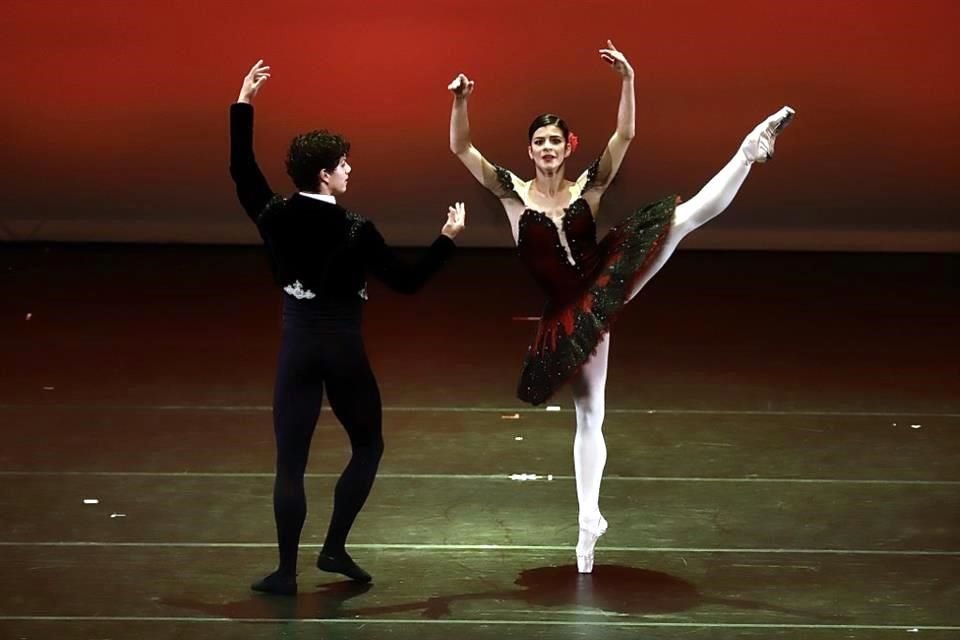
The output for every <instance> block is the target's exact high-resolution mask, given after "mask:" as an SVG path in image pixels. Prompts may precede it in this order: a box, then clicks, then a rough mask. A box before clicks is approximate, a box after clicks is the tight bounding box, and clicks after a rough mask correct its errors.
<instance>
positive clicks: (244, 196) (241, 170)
mask: <svg viewBox="0 0 960 640" xmlns="http://www.w3.org/2000/svg"><path fill="white" fill-rule="evenodd" d="M269 71H270V67H267V66H263V60H260V61H258V62H257V63H256V64H255V65H253V67H252V68H251V69H250V72H249V73H247V75H246V77H245V78H244V79H243V86H242V87H241V88H240V95H239V97H238V98H237V101H236V103H234V104H232V105H230V177H231V178H233V182H234V184H235V185H236V187H237V196H238V197H239V198H240V204H242V205H243V209H244V211H246V212H247V215H248V216H250V219H251V220H253V221H254V222H256V221H257V216H258V215H259V214H260V212H261V211H263V208H264V207H265V206H266V205H267V203H268V202H269V201H270V198H272V197H273V195H274V193H273V190H272V189H271V188H270V185H269V184H267V179H266V178H265V177H264V176H263V173H262V172H261V171H260V167H258V166H257V160H256V158H255V157H254V154H253V105H252V104H251V101H252V100H253V98H254V97H255V96H256V95H257V91H259V90H260V87H261V85H262V84H263V83H264V82H265V81H266V80H267V78H269V77H270V73H269Z"/></svg>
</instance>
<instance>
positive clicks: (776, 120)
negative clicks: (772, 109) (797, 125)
mask: <svg viewBox="0 0 960 640" xmlns="http://www.w3.org/2000/svg"><path fill="white" fill-rule="evenodd" d="M796 113H797V112H796V111H794V110H793V109H791V108H790V107H784V108H782V109H780V111H777V112H776V113H775V114H773V115H772V116H770V117H769V118H767V119H766V120H764V121H763V122H761V123H760V124H758V125H757V126H756V128H755V129H754V130H753V131H751V132H750V134H749V135H748V136H747V137H746V138H744V140H743V144H742V145H741V147H740V149H741V150H742V151H743V155H745V156H746V157H747V160H749V161H750V162H766V161H767V160H769V159H770V158H772V157H773V143H774V142H775V141H776V139H777V136H778V135H780V132H782V131H783V130H784V129H786V128H787V125H788V124H790V122H792V121H793V117H794V116H795V115H796Z"/></svg>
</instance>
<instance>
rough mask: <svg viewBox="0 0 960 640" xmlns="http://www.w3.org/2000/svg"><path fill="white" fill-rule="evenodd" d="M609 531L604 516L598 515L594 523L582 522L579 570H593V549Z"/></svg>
mask: <svg viewBox="0 0 960 640" xmlns="http://www.w3.org/2000/svg"><path fill="white" fill-rule="evenodd" d="M606 532H607V521H606V520H605V519H604V518H603V516H597V520H595V521H594V522H593V523H592V524H590V525H588V526H584V523H582V522H581V524H580V538H579V539H578V540H577V571H579V572H580V573H592V572H593V549H594V547H596V546H597V540H599V539H600V536H602V535H603V534H604V533H606Z"/></svg>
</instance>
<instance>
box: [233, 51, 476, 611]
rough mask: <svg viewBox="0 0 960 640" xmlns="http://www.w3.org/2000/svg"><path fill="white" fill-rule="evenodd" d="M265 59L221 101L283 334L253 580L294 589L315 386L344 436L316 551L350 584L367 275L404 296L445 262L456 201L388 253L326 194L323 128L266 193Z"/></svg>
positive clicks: (372, 450)
mask: <svg viewBox="0 0 960 640" xmlns="http://www.w3.org/2000/svg"><path fill="white" fill-rule="evenodd" d="M269 77H270V67H267V66H264V65H263V61H262V60H261V61H259V62H257V63H256V64H255V65H253V67H252V68H251V69H250V71H249V73H247V75H246V77H245V78H244V79H243V85H242V86H241V89H240V96H239V97H238V99H237V102H236V103H235V104H233V105H232V106H231V107H230V175H231V176H232V177H233V180H234V182H235V183H236V188H237V196H238V197H239V199H240V203H241V204H242V205H243V208H244V210H245V211H246V212H247V215H248V216H250V219H251V220H253V222H254V223H255V224H256V225H257V229H258V230H259V231H260V235H261V237H262V238H263V241H264V244H265V246H266V249H267V253H268V255H269V257H270V263H271V267H272V268H273V273H274V279H275V280H276V282H277V284H278V285H279V286H280V287H281V288H282V289H283V291H284V294H283V335H282V338H281V344H280V357H279V364H278V366H277V377H276V385H275V387H274V396H273V426H274V435H275V438H276V446H277V460H276V476H275V479H274V487H273V510H274V519H275V521H276V526H277V546H278V549H279V555H280V563H279V566H278V568H277V570H276V571H274V572H273V573H271V574H270V575H268V576H266V577H265V578H263V579H261V580H258V581H257V582H255V583H254V584H253V585H252V587H251V588H252V589H254V590H255V591H263V592H267V593H273V594H279V595H294V594H296V592H297V550H298V547H299V544H300V532H301V530H302V529H303V523H304V520H305V518H306V514H307V501H306V496H305V493H304V486H303V477H304V472H305V471H306V466H307V457H308V455H309V452H310V440H311V439H312V437H313V431H314V427H315V426H316V423H317V418H318V416H319V415H320V405H321V401H322V398H323V390H324V388H326V391H327V397H328V399H329V401H330V408H331V409H332V410H333V413H334V415H335V416H336V417H337V420H339V421H340V423H341V424H342V425H343V428H344V430H346V432H347V436H348V437H349V438H350V447H351V451H352V453H351V457H350V462H349V463H348V464H347V466H346V468H345V469H344V470H343V473H342V475H341V476H340V479H339V480H338V481H337V485H336V489H335V490H334V496H333V513H332V515H331V517H330V526H329V528H328V529H327V536H326V539H325V540H324V543H323V549H322V550H321V551H320V554H319V556H318V557H317V567H318V568H319V569H321V570H323V571H330V572H334V573H341V574H343V575H345V576H347V577H349V578H351V579H353V580H355V581H358V582H369V581H370V580H371V578H370V574H368V573H367V572H366V571H364V570H363V569H361V568H360V567H359V566H358V565H357V564H356V563H355V562H354V561H353V559H352V558H351V557H350V556H349V554H347V551H346V548H345V545H346V540H347V534H349V532H350V528H351V527H352V526H353V522H354V520H355V519H356V517H357V514H358V513H359V512H360V509H361V508H362V507H363V504H364V502H365V501H366V499H367V496H368V495H369V494H370V489H371V488H372V487H373V481H374V479H375V478H376V475H377V468H378V466H379V464H380V458H381V456H382V455H383V433H382V426H381V423H382V411H381V406H380V391H379V390H378V388H377V381H376V379H375V378H374V376H373V372H372V371H371V369H370V364H369V363H368V361H367V355H366V352H365V350H364V345H363V337H362V336H361V333H360V318H361V313H362V309H363V302H364V300H366V297H367V296H366V281H365V278H366V274H367V273H368V272H369V273H371V274H373V275H374V276H376V277H377V278H378V279H380V280H382V281H383V282H384V283H386V284H387V286H389V287H391V288H392V289H395V290H397V291H400V292H401V293H413V292H415V291H416V290H418V289H419V288H420V287H421V286H423V284H424V283H426V281H427V280H428V279H429V278H430V277H431V276H432V275H433V274H434V273H436V271H437V270H438V269H439V268H440V267H441V266H442V265H443V263H444V262H445V261H446V260H447V259H448V258H449V256H450V255H451V254H452V252H453V250H454V243H453V239H454V238H455V237H456V236H457V234H459V233H460V231H462V230H463V227H464V217H465V211H464V207H463V204H462V203H457V204H456V205H454V206H452V207H450V209H449V211H448V214H447V222H446V224H444V225H443V228H442V229H441V233H440V236H438V237H437V239H436V240H435V241H434V242H433V244H432V245H431V246H430V247H429V248H428V249H427V250H426V252H425V253H424V254H423V256H422V257H421V259H420V261H419V262H417V263H415V264H406V263H405V262H402V261H400V260H398V259H397V258H396V256H395V255H394V254H393V252H392V251H391V250H390V248H389V247H387V245H386V244H385V243H384V240H383V237H382V236H381V235H380V233H379V232H378V231H377V229H376V227H374V225H373V223H372V222H370V221H369V220H365V219H363V218H361V217H360V216H358V215H356V214H353V213H351V212H349V211H347V210H346V209H344V208H343V207H341V206H340V205H339V204H337V200H336V197H337V196H339V195H341V194H343V193H345V192H346V190H347V181H348V179H349V175H350V171H351V167H350V165H349V163H348V162H347V154H348V153H349V151H350V144H349V143H348V142H347V141H346V140H344V139H343V138H342V137H341V136H340V135H337V134H334V133H330V132H328V131H325V130H317V131H310V132H307V133H304V134H301V135H298V136H296V137H295V138H294V139H293V141H292V142H291V144H290V150H289V153H288V156H287V173H288V174H290V177H291V178H292V179H293V182H294V184H295V185H296V187H297V189H298V192H297V193H295V194H293V195H291V196H290V197H289V198H283V197H281V196H279V195H277V194H275V193H274V192H273V190H272V189H271V188H270V186H269V185H268V184H267V181H266V178H264V176H263V174H262V173H261V172H260V169H259V167H258V166H257V162H256V160H255V158H254V154H253V105H252V104H251V102H252V100H253V98H254V97H255V96H256V95H257V92H258V91H259V90H260V88H261V87H262V86H263V83H264V82H266V80H267V79H268V78H269Z"/></svg>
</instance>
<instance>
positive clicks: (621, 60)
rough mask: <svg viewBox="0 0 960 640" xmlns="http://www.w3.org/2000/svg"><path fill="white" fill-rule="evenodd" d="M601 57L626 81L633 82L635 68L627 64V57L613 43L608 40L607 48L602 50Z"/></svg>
mask: <svg viewBox="0 0 960 640" xmlns="http://www.w3.org/2000/svg"><path fill="white" fill-rule="evenodd" d="M600 57H601V58H603V60H604V61H605V62H608V63H610V66H612V67H613V68H614V70H615V71H616V72H617V73H619V74H620V75H622V76H623V77H624V78H625V79H627V80H633V67H631V66H630V63H629V62H627V57H626V56H625V55H623V54H622V53H620V51H618V50H617V48H616V47H615V46H613V42H611V41H610V40H607V48H606V49H600Z"/></svg>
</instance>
